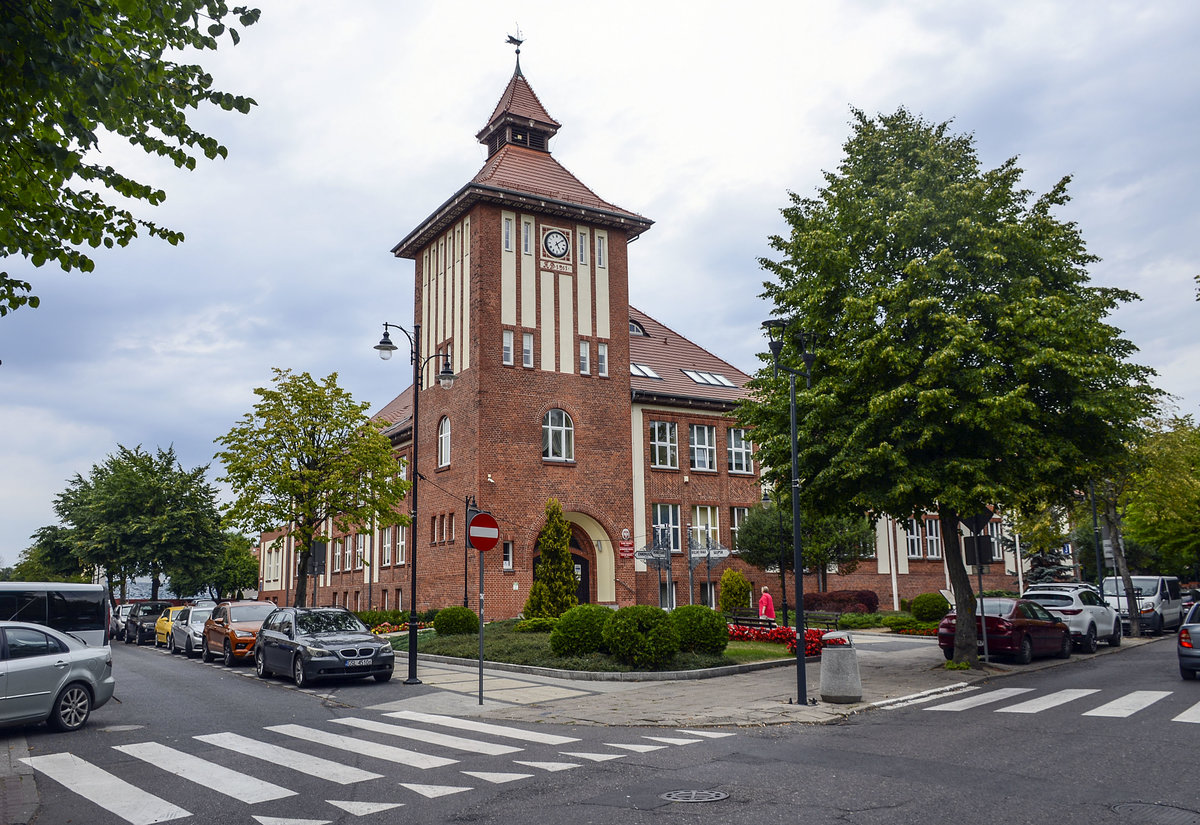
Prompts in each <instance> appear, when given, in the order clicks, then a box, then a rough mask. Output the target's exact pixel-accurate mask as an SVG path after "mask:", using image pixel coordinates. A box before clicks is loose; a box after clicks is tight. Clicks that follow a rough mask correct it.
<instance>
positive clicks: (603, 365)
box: [596, 344, 608, 376]
mask: <svg viewBox="0 0 1200 825" xmlns="http://www.w3.org/2000/svg"><path fill="white" fill-rule="evenodd" d="M596 374H597V375H602V376H607V375H608V344H596Z"/></svg>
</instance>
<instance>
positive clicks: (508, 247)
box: [504, 218, 513, 252]
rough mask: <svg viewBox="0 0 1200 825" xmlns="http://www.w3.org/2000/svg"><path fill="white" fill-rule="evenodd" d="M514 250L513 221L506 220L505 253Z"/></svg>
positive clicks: (510, 219)
mask: <svg viewBox="0 0 1200 825" xmlns="http://www.w3.org/2000/svg"><path fill="white" fill-rule="evenodd" d="M512 248H513V219H512V218H505V219H504V251H505V252H512Z"/></svg>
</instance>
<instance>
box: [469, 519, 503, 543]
mask: <svg viewBox="0 0 1200 825" xmlns="http://www.w3.org/2000/svg"><path fill="white" fill-rule="evenodd" d="M467 538H469V539H470V541H471V546H472V547H474V548H475V549H476V550H479V551H480V552H482V551H484V550H491V549H492V548H493V547H495V546H496V542H497V541H499V539H500V525H499V524H497V523H496V519H495V517H493V516H492V514H491V513H476V514H475V516H474V517H473V518H472V519H471V523H470V524H468V525H467Z"/></svg>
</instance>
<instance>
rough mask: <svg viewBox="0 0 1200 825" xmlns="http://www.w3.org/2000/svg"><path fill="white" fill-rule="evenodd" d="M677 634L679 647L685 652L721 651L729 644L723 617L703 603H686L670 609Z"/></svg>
mask: <svg viewBox="0 0 1200 825" xmlns="http://www.w3.org/2000/svg"><path fill="white" fill-rule="evenodd" d="M671 620H672V621H673V622H674V623H675V631H676V632H677V633H678V634H679V649H680V650H682V651H684V652H686V653H722V652H724V650H725V646H726V645H727V644H729V625H728V624H726V623H725V617H724V616H722V615H721V614H720V613H718V612H717V611H715V610H713V609H712V608H711V607H708V606H707V605H703V604H688V605H684V606H683V607H677V608H675V609H674V610H672V611H671Z"/></svg>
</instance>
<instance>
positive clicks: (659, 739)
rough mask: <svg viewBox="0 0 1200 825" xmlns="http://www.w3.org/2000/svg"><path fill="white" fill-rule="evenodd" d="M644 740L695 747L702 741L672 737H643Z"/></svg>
mask: <svg viewBox="0 0 1200 825" xmlns="http://www.w3.org/2000/svg"><path fill="white" fill-rule="evenodd" d="M642 738H643V739H649V740H650V741H651V742H662V743H663V744H664V745H694V744H696V743H697V742H701V741H703V740H702V739H679V738H677V737H671V736H643V737H642Z"/></svg>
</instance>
